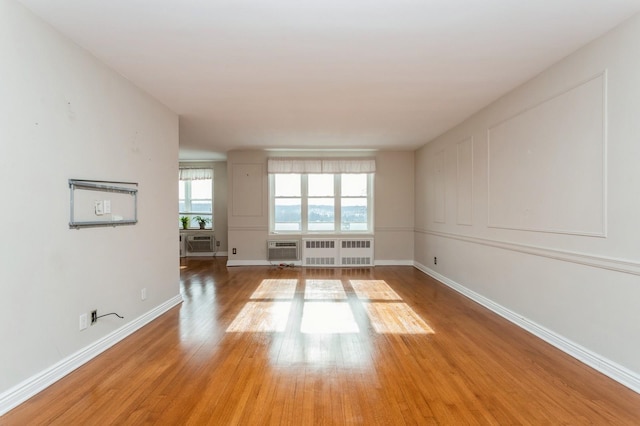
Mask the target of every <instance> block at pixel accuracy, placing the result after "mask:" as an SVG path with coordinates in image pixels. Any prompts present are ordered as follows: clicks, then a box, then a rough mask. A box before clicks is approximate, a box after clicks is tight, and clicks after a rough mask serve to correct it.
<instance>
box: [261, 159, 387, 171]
mask: <svg viewBox="0 0 640 426" xmlns="http://www.w3.org/2000/svg"><path fill="white" fill-rule="evenodd" d="M267 171H268V172H269V173H300V174H302V173H374V172H375V171H376V160H375V159H373V158H327V159H317V158H269V159H268V160H267Z"/></svg>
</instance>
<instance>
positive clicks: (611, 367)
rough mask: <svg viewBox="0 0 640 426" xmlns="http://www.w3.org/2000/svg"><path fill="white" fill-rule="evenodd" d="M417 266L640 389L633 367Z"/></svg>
mask: <svg viewBox="0 0 640 426" xmlns="http://www.w3.org/2000/svg"><path fill="white" fill-rule="evenodd" d="M414 266H415V267H416V268H417V269H419V270H420V271H422V272H424V273H425V274H427V275H429V276H431V277H433V278H435V279H436V280H438V281H440V282H441V283H443V284H444V285H446V286H448V287H450V288H452V289H454V290H455V291H457V292H458V293H460V294H462V295H464V296H466V297H468V298H469V299H471V300H473V301H474V302H477V303H479V304H481V305H482V306H484V307H485V308H487V309H489V310H491V311H493V312H495V313H496V314H498V315H500V316H501V317H503V318H505V319H506V320H508V321H510V322H512V323H514V324H515V325H517V326H519V327H520V328H523V329H524V330H526V331H528V332H529V333H531V334H533V335H535V336H537V337H539V338H540V339H542V340H544V341H545V342H547V343H549V344H551V345H553V346H555V347H556V348H558V349H560V350H561V351H563V352H565V353H566V354H568V355H571V356H572V357H574V358H576V359H577V360H578V361H580V362H583V363H585V364H586V365H588V366H590V367H591V368H593V369H595V370H597V371H599V372H601V373H602V374H604V375H606V376H608V377H610V378H611V379H613V380H615V381H616V382H618V383H620V384H622V385H624V386H626V387H628V388H629V389H631V390H633V391H634V392H637V393H640V375H638V374H637V373H634V372H633V371H631V370H629V369H627V368H625V367H623V366H621V365H619V364H617V363H615V362H613V361H611V360H610V359H607V358H604V357H602V356H601V355H598V354H597V353H594V352H592V351H590V350H589V349H587V348H585V347H583V346H581V345H579V344H577V343H575V342H572V341H571V340H569V339H567V338H565V337H563V336H561V335H559V334H557V333H555V332H553V331H551V330H549V329H547V328H545V327H543V326H541V325H540V324H537V323H536V322H534V321H531V320H529V319H527V318H524V317H523V316H521V315H518V314H517V313H515V312H513V311H511V310H509V309H507V308H505V307H504V306H502V305H500V304H498V303H496V302H494V301H492V300H491V299H488V298H486V297H484V296H482V295H480V294H478V293H476V292H474V291H472V290H469V289H468V288H466V287H464V286H463V285H461V284H459V283H457V282H455V281H453V280H451V279H449V278H447V277H445V276H444V275H441V274H439V273H438V272H436V271H434V270H433V269H431V268H428V267H426V266H424V265H422V264H421V263H419V262H414Z"/></svg>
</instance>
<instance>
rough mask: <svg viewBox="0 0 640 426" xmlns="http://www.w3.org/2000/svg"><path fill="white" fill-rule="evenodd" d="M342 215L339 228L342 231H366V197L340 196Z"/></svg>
mask: <svg viewBox="0 0 640 426" xmlns="http://www.w3.org/2000/svg"><path fill="white" fill-rule="evenodd" d="M340 202H341V204H342V212H341V213H342V217H341V220H340V229H341V230H342V231H366V230H367V223H368V222H367V199H366V198H342V199H341V201H340Z"/></svg>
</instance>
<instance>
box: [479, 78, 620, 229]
mask: <svg viewBox="0 0 640 426" xmlns="http://www.w3.org/2000/svg"><path fill="white" fill-rule="evenodd" d="M606 76H607V75H606V72H603V73H601V74H599V75H597V76H595V77H593V78H591V79H590V80H588V81H585V82H582V83H580V84H578V85H576V86H575V87H573V88H571V89H569V90H567V91H565V92H563V93H560V94H558V95H556V96H554V97H552V98H550V99H548V100H546V101H544V102H542V103H540V104H538V105H535V106H533V107H531V108H529V109H527V110H525V111H523V112H521V113H519V114H517V115H515V116H513V117H511V118H509V119H507V120H505V121H503V122H501V123H498V124H496V125H495V126H493V127H491V128H489V129H488V130H487V143H488V165H487V166H488V225H489V227H493V228H504V229H518V230H526V231H538V232H552V233H564V234H574V235H584V236H597V237H605V236H606V207H607V194H606V191H607V182H606V176H607V170H606V150H607V144H606V140H607V138H606V116H607V114H606V87H607V85H606Z"/></svg>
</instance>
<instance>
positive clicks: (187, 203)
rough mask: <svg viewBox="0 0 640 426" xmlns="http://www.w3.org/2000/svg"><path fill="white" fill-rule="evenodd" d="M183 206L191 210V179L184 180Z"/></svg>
mask: <svg viewBox="0 0 640 426" xmlns="http://www.w3.org/2000/svg"><path fill="white" fill-rule="evenodd" d="M184 208H185V209H186V211H188V212H191V181H190V180H187V181H185V182H184Z"/></svg>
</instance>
